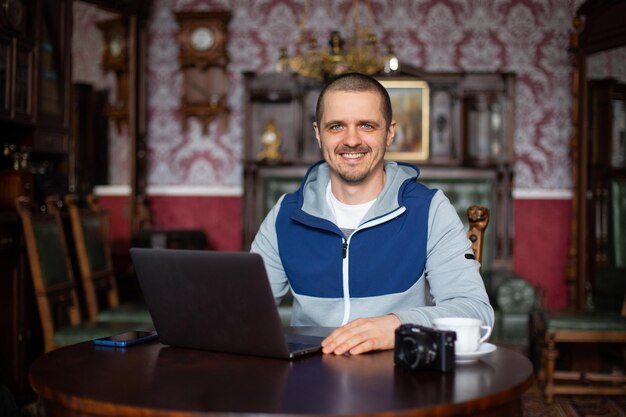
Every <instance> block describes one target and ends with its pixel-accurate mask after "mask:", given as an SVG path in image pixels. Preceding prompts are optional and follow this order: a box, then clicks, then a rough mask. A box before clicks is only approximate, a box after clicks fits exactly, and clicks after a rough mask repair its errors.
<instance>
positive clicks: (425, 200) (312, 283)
mask: <svg viewBox="0 0 626 417" xmlns="http://www.w3.org/2000/svg"><path fill="white" fill-rule="evenodd" d="M385 171H386V174H387V175H386V183H385V186H384V188H383V190H382V192H381V193H380V195H379V196H378V198H377V199H376V201H375V202H374V204H373V206H372V207H371V208H370V209H369V211H368V212H367V213H366V215H365V217H364V219H363V221H362V222H361V224H360V225H359V226H358V228H357V229H356V230H355V231H354V232H353V233H352V235H350V237H349V238H347V239H346V238H345V237H344V235H343V233H342V232H341V230H340V229H339V227H338V226H337V225H336V223H335V219H334V216H333V214H332V211H331V209H330V207H329V206H328V204H327V203H326V187H327V185H328V182H329V181H330V171H329V166H328V164H326V163H325V162H323V161H321V162H318V163H317V164H315V165H313V166H312V167H311V168H310V169H309V170H308V172H307V174H306V176H305V178H304V180H303V182H302V185H301V186H300V188H299V189H298V190H297V191H296V192H294V193H292V194H286V195H283V196H282V197H281V198H280V199H279V201H278V202H277V203H276V205H275V206H274V207H273V208H272V210H271V211H270V212H269V214H268V215H267V217H266V218H265V220H264V221H263V223H262V224H261V227H260V228H259V232H258V233H257V235H256V237H255V239H254V242H253V243H252V248H251V251H252V252H256V253H259V254H260V255H261V256H262V257H263V259H264V262H265V267H266V269H267V273H268V276H269V280H270V284H271V287H272V291H273V293H274V297H275V298H276V302H277V303H279V302H280V300H281V299H282V297H283V296H284V295H285V294H286V293H287V292H288V291H289V289H290V288H291V291H292V293H293V296H294V303H293V310H292V318H291V324H292V325H293V326H326V327H338V326H340V325H343V324H345V323H347V322H349V321H351V320H354V319H356V318H359V317H375V316H381V315H385V314H390V313H393V314H395V315H396V316H398V318H399V319H400V321H401V322H402V323H414V324H422V325H425V326H430V325H431V321H432V320H433V319H434V318H437V317H450V316H454V317H474V318H478V319H481V320H482V321H483V324H486V325H493V317H494V316H493V309H492V307H491V305H490V304H489V298H488V297H487V293H486V291H485V286H484V284H483V281H482V278H481V276H480V273H479V272H478V271H479V267H480V264H479V263H478V262H477V261H476V260H474V257H473V253H472V248H471V244H470V241H469V239H468V238H467V231H466V230H465V228H464V226H463V223H462V222H461V219H459V216H458V215H457V213H456V211H455V209H454V207H453V206H452V204H450V201H449V200H448V199H447V197H446V196H445V195H444V194H443V192H442V191H440V190H431V189H428V188H427V187H425V186H424V185H422V184H420V183H418V182H417V181H416V179H417V177H418V176H419V169H418V168H417V167H415V166H412V165H409V164H404V163H397V162H390V161H385Z"/></svg>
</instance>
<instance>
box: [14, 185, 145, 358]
mask: <svg viewBox="0 0 626 417" xmlns="http://www.w3.org/2000/svg"><path fill="white" fill-rule="evenodd" d="M57 202H58V199H57V198H56V197H50V198H48V199H47V201H46V203H47V204H46V207H47V211H46V212H42V211H40V210H39V209H38V208H35V207H34V206H33V204H32V203H31V201H30V200H29V199H28V198H26V197H18V198H17V200H16V208H17V210H18V212H19V215H20V219H21V221H22V227H23V230H24V237H25V241H26V248H27V253H28V260H29V264H30V271H31V277H32V280H33V287H34V290H35V297H36V300H37V307H38V310H39V318H40V321H41V327H42V331H43V339H44V349H45V351H46V352H47V351H50V350H52V349H54V348H56V347H58V346H63V345H67V344H73V343H78V342H83V341H86V340H90V339H93V338H96V337H103V336H110V335H114V334H117V333H121V332H123V331H126V330H131V329H140V328H141V329H145V328H150V327H151V326H146V325H145V324H143V323H134V322H119V323H97V322H92V323H83V322H81V314H80V307H79V303H78V297H77V294H76V289H75V286H76V283H75V281H74V276H73V273H72V267H71V263H70V259H69V256H68V253H67V244H66V240H65V234H64V231H63V226H62V222H61V219H60V216H59V214H58V210H57V208H58V207H57Z"/></svg>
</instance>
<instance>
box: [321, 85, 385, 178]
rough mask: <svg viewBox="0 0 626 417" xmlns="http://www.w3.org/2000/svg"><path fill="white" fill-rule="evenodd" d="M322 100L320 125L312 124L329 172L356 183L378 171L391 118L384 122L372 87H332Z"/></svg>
mask: <svg viewBox="0 0 626 417" xmlns="http://www.w3.org/2000/svg"><path fill="white" fill-rule="evenodd" d="M323 100H324V107H323V108H324V110H323V113H322V117H321V120H320V125H319V126H317V125H315V126H314V127H315V136H316V138H317V141H318V143H319V145H320V148H321V149H322V154H323V156H324V159H325V160H326V162H327V163H328V165H329V166H330V169H331V176H332V177H335V178H336V179H339V180H341V181H343V182H344V183H346V184H350V185H357V184H361V183H363V182H366V181H367V180H368V179H369V178H370V177H372V174H373V173H378V172H382V169H383V160H384V157H385V150H386V148H387V147H388V146H389V145H390V144H391V142H392V140H393V134H394V128H395V122H392V123H391V124H390V126H386V124H385V119H384V117H383V114H382V110H381V109H382V106H381V104H382V102H381V97H380V96H379V95H378V94H377V93H375V92H373V91H342V90H333V91H328V92H326V94H325V96H324V98H323ZM379 170H380V171H379Z"/></svg>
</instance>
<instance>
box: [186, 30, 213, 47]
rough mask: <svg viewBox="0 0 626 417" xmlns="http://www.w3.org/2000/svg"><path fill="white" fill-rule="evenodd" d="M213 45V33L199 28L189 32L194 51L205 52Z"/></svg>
mask: <svg viewBox="0 0 626 417" xmlns="http://www.w3.org/2000/svg"><path fill="white" fill-rule="evenodd" d="M214 44H215V35H214V34H213V31H212V30H211V29H209V28H206V27H199V28H196V29H194V30H193V32H191V46H192V48H193V49H195V50H196V51H206V50H208V49H211V47H213V45H214Z"/></svg>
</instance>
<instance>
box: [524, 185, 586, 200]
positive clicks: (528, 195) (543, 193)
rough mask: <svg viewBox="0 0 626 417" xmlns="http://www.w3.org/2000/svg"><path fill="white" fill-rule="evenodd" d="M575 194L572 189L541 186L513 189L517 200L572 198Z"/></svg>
mask: <svg viewBox="0 0 626 417" xmlns="http://www.w3.org/2000/svg"><path fill="white" fill-rule="evenodd" d="M573 196H574V194H573V192H572V190H543V189H541V188H529V189H518V190H513V199H515V200H571V199H572V197H573Z"/></svg>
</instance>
